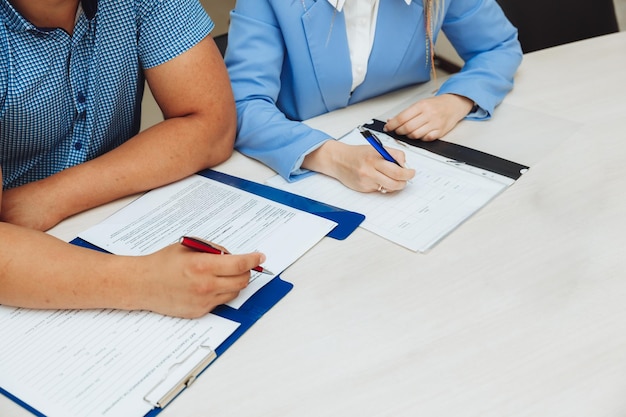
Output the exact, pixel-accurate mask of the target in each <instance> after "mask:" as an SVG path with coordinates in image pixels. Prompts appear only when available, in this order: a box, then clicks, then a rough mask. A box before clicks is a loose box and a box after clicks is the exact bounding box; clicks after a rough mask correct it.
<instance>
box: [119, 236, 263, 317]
mask: <svg viewBox="0 0 626 417" xmlns="http://www.w3.org/2000/svg"><path fill="white" fill-rule="evenodd" d="M216 246H217V245H216ZM131 258H133V259H131V261H133V262H135V267H136V270H135V271H134V275H135V277H133V276H130V277H129V279H136V280H137V284H138V285H137V286H133V287H132V288H133V289H134V294H133V296H131V304H132V305H130V306H128V307H129V308H140V309H144V310H150V311H154V312H156V313H161V314H166V315H169V316H176V317H185V318H195V317H201V316H203V315H205V314H207V313H209V312H210V311H211V310H213V309H214V308H215V307H217V306H218V305H220V304H224V303H227V302H228V301H231V300H232V299H234V298H235V297H237V295H238V294H239V292H240V291H241V290H243V289H244V288H246V287H247V286H248V282H249V281H250V270H251V269H252V268H254V267H256V266H259V265H261V264H262V263H263V262H265V255H263V254H262V253H258V252H255V253H249V254H245V255H213V254H208V253H202V252H196V251H194V250H192V249H189V248H186V247H184V246H182V245H180V244H173V245H170V246H168V247H166V248H164V249H161V250H160V251H158V252H155V253H153V254H151V255H146V256H140V257H131ZM133 299H134V300H133Z"/></svg>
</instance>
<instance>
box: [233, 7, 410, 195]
mask: <svg viewBox="0 0 626 417" xmlns="http://www.w3.org/2000/svg"><path fill="white" fill-rule="evenodd" d="M279 7H280V10H275V9H274V8H273V6H272V3H271V2H269V1H265V0H263V1H258V0H244V1H238V2H237V6H236V7H235V10H234V11H233V12H232V13H231V23H230V29H229V33H228V36H229V40H228V42H229V43H228V50H227V52H226V64H227V66H228V71H229V74H230V78H231V81H232V85H233V91H234V95H235V99H236V103H237V112H238V136H237V142H236V146H237V149H238V150H239V151H240V152H242V153H243V154H245V155H247V156H250V157H252V158H255V159H257V160H259V161H261V162H263V163H264V164H266V165H268V166H269V167H270V168H272V169H274V170H275V171H276V172H278V174H280V175H281V176H282V177H283V178H285V179H287V180H289V181H293V180H296V179H297V178H298V177H300V178H301V177H302V176H304V175H306V173H307V172H308V171H317V172H321V173H323V174H326V175H329V176H332V177H334V178H336V179H338V180H339V181H341V182H342V183H343V184H345V185H346V186H348V187H350V188H353V189H355V190H358V191H363V192H371V191H376V190H378V189H379V187H380V186H382V187H385V189H386V190H388V191H394V190H400V189H402V188H404V187H405V186H406V181H407V180H408V179H410V178H412V177H413V176H414V175H415V172H414V171H413V170H411V169H403V168H400V167H398V166H396V165H394V164H392V163H389V162H387V161H385V160H384V159H382V158H381V157H380V155H378V153H377V152H376V151H375V150H374V149H373V148H372V147H371V146H369V145H363V146H350V145H345V144H342V143H339V142H337V141H336V140H334V139H333V138H330V137H329V135H328V134H326V133H324V132H322V131H319V130H316V129H313V128H311V127H309V126H307V125H306V124H305V123H302V122H301V121H300V120H299V117H300V115H299V114H297V113H298V109H295V108H291V109H288V108H287V107H289V106H291V105H285V103H283V107H282V108H279V104H278V102H279V96H280V95H281V91H293V94H295V91H297V92H298V93H299V94H301V95H304V96H307V97H308V99H310V100H313V101H314V100H321V98H320V97H319V94H318V92H317V91H318V88H319V87H318V85H317V80H316V78H315V71H314V69H313V67H312V63H311V62H310V60H309V58H308V57H307V54H306V53H303V51H307V50H308V48H309V46H308V45H307V44H306V42H307V40H306V38H305V36H304V35H305V34H304V32H303V31H302V28H301V24H300V23H299V22H300V19H301V14H302V13H303V11H302V7H301V6H300V4H295V3H294V4H293V5H289V6H284V5H282V4H281V5H280V6H279ZM277 14H280V16H278V17H277ZM331 19H332V15H329V16H328V22H330V21H331ZM279 22H280V23H279ZM289 22H294V24H293V25H289ZM281 24H282V25H283V26H281ZM319 29H320V30H323V31H327V30H328V26H327V25H326V23H324V24H323V25H322V26H320V28H319ZM324 39H326V38H324ZM332 47H333V43H332V42H330V43H329V44H328V48H332ZM286 49H288V52H287V53H285V50H286ZM329 53H330V51H329ZM287 59H289V60H290V61H289V63H286V62H285V60H287ZM286 67H289V69H288V70H286V72H288V73H289V72H292V73H294V74H293V75H292V76H285V77H283V76H282V75H284V74H282V71H283V69H284V68H286ZM326 76H329V75H328V74H326ZM308 92H311V94H308ZM286 95H287V96H288V95H289V93H287V94H286ZM314 97H316V98H314ZM286 100H287V101H289V98H287V99H286ZM315 107H318V108H321V107H319V106H315ZM314 115H317V114H314ZM310 116H313V115H310ZM391 152H393V153H394V156H395V157H396V159H398V160H401V161H404V155H403V154H402V152H400V151H398V152H396V151H391ZM301 168H303V169H301ZM307 170H308V171H307Z"/></svg>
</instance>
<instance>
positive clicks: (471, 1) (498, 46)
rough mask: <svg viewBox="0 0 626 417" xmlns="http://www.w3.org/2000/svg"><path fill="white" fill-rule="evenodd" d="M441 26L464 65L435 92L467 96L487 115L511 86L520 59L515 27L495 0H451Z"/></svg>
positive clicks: (520, 53) (520, 52) (520, 54)
mask: <svg viewBox="0 0 626 417" xmlns="http://www.w3.org/2000/svg"><path fill="white" fill-rule="evenodd" d="M442 30H443V32H444V33H445V34H446V36H447V37H448V39H449V40H450V43H451V44H452V45H453V46H454V47H455V49H456V51H457V53H458V54H459V56H460V57H461V58H462V59H463V60H464V62H465V65H464V66H463V68H462V70H461V71H460V72H459V73H457V74H455V75H453V76H451V77H450V78H449V79H448V80H447V81H446V82H445V83H443V85H442V86H441V88H440V89H439V91H438V94H444V93H454V94H459V95H462V96H465V97H468V98H470V99H472V100H474V102H475V103H476V104H478V106H479V107H480V108H482V109H483V110H485V111H486V116H485V118H489V117H490V116H491V115H492V113H493V110H494V108H495V107H496V106H497V105H498V104H499V103H500V102H501V101H502V100H503V99H504V97H505V96H506V94H507V93H508V92H509V91H511V89H512V88H513V77H514V75H515V72H516V71H517V69H518V67H519V65H520V63H521V62H522V49H521V46H520V43H519V41H518V39H517V29H516V28H515V27H514V26H513V25H512V24H511V23H510V22H509V20H508V19H507V18H506V17H505V15H504V13H503V11H502V9H501V8H500V6H499V5H498V4H497V3H496V2H495V0H451V1H450V3H449V8H448V9H447V11H446V14H445V17H444V19H443V23H442ZM483 114H484V113H483ZM470 117H471V116H470Z"/></svg>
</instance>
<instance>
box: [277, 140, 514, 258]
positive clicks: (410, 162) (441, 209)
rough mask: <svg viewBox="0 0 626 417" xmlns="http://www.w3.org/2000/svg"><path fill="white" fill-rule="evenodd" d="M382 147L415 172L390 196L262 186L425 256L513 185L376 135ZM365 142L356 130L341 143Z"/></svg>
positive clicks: (305, 185) (319, 184) (318, 181)
mask: <svg viewBox="0 0 626 417" xmlns="http://www.w3.org/2000/svg"><path fill="white" fill-rule="evenodd" d="M376 136H378V138H379V139H380V140H381V141H382V142H383V145H384V146H385V147H387V148H397V149H401V150H402V151H404V153H405V155H406V161H407V166H409V167H410V168H413V169H415V170H416V174H415V177H414V178H413V179H412V180H411V183H410V184H407V186H406V188H405V189H404V190H402V191H400V192H394V193H387V194H382V193H360V192H357V191H354V190H351V189H350V188H348V187H346V186H344V185H343V184H341V182H339V181H337V180H335V179H333V178H331V177H328V176H325V175H322V174H315V175H311V176H309V177H307V178H304V179H302V180H300V181H296V182H293V183H287V182H286V181H285V180H283V179H282V178H281V177H280V176H275V177H272V178H270V179H269V180H268V181H267V183H268V185H271V186H273V187H276V188H280V189H283V190H285V191H289V192H291V193H294V194H298V195H302V196H305V197H308V198H312V199H314V200H318V201H322V202H324V203H327V204H331V205H333V206H336V207H341V208H343V209H346V210H350V211H355V212H358V213H362V214H364V215H365V220H364V221H363V223H362V224H361V227H363V228H364V229H367V230H369V231H371V232H373V233H376V234H378V235H379V236H381V237H383V238H385V239H388V240H390V241H392V242H395V243H397V244H399V245H402V246H404V247H406V248H408V249H411V250H413V251H420V252H425V251H426V250H428V249H430V248H431V247H432V246H433V245H434V244H436V243H437V242H439V241H440V240H441V239H442V238H443V237H445V236H446V235H447V234H449V233H450V232H451V231H452V230H454V229H455V228H456V227H458V226H459V225H460V224H461V223H462V222H463V221H465V220H466V219H467V218H469V217H470V216H471V215H472V214H474V213H475V212H476V211H478V210H479V209H480V208H481V207H483V206H484V205H485V204H487V203H488V202H489V201H490V200H492V199H493V198H494V197H496V196H497V195H498V194H499V193H501V192H502V191H503V190H505V189H506V188H507V187H508V186H510V185H511V184H513V183H514V180H513V179H511V178H508V177H505V176H502V175H499V174H496V173H493V172H490V171H486V170H483V169H480V168H475V167H472V166H469V165H465V164H460V163H457V162H456V161H452V160H450V159H449V158H445V157H442V156H440V155H436V154H434V153H432V152H428V151H426V150H423V149H420V148H417V147H414V146H410V145H405V144H402V143H401V142H397V141H396V140H395V139H393V138H391V137H389V136H387V135H385V134H383V133H379V132H376ZM341 141H342V142H345V143H348V144H352V145H366V144H367V142H366V140H365V139H364V138H363V136H362V135H361V134H360V132H359V131H358V130H357V129H355V130H353V131H352V132H350V133H349V134H347V135H346V136H344V137H343V138H342V139H341Z"/></svg>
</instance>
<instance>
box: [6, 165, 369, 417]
mask: <svg viewBox="0 0 626 417" xmlns="http://www.w3.org/2000/svg"><path fill="white" fill-rule="evenodd" d="M199 174H200V175H202V176H205V177H207V178H210V179H213V180H216V181H220V182H222V183H224V184H227V185H231V186H233V187H236V188H239V189H242V190H245V191H247V192H250V193H253V194H256V195H259V196H261V197H265V198H267V199H269V200H273V201H276V202H279V203H281V204H285V205H288V206H290V207H294V208H297V209H299V210H302V211H307V212H309V213H312V214H315V215H318V216H321V217H324V218H326V219H329V220H332V221H334V222H335V223H337V226H336V227H335V228H334V229H333V230H332V231H331V232H330V233H329V234H328V236H329V237H332V238H334V239H339V240H342V239H345V238H346V237H348V236H349V235H350V234H351V233H352V232H353V231H354V230H355V229H356V228H357V227H358V226H359V225H360V224H361V223H362V222H363V220H364V219H365V216H364V215H362V214H360V213H356V212H351V211H348V210H344V209H341V208H338V207H334V206H331V205H328V204H325V203H321V202H319V201H315V200H312V199H309V198H306V197H301V196H298V195H295V194H292V193H289V192H286V191H282V190H278V189H275V188H273V187H269V186H266V185H263V184H259V183H255V182H253V181H248V180H244V179H242V178H238V177H234V176H231V175H228V174H224V173H221V172H218V171H214V170H211V169H207V170H204V171H201V172H199ZM70 243H71V244H74V245H77V246H81V247H84V248H88V249H92V250H98V251H102V252H104V250H103V249H102V248H99V247H97V246H95V245H93V244H91V243H89V242H87V241H85V240H83V239H81V238H78V237H77V238H75V239H73V240H72V241H71V242H70ZM292 288H293V284H291V283H289V282H287V281H284V280H282V279H281V278H280V276H276V277H274V278H273V279H272V280H271V281H270V282H268V283H267V284H266V285H264V286H263V287H262V288H260V289H259V290H258V291H257V292H256V293H254V295H252V296H251V297H250V298H249V299H248V300H247V301H246V302H245V303H244V304H243V305H242V306H241V307H240V308H238V309H235V308H232V307H229V306H227V305H220V306H218V307H217V308H215V309H214V310H213V311H212V313H213V314H216V315H218V316H221V317H224V318H226V319H229V320H232V321H235V322H237V323H239V327H238V328H237V329H236V330H235V331H234V332H233V334H231V335H230V336H229V337H228V338H227V339H226V340H225V341H224V342H223V343H222V344H221V345H220V346H219V347H218V348H217V349H216V350H215V354H216V357H215V359H217V358H219V357H220V356H221V355H222V354H223V353H224V352H225V351H226V350H227V349H228V348H229V347H230V346H232V345H233V343H235V342H236V341H237V339H239V338H240V337H241V336H242V335H243V334H244V333H245V332H246V331H247V330H248V329H249V328H250V327H252V325H254V323H256V322H257V321H258V320H259V319H260V318H261V317H262V316H263V315H264V314H265V313H266V312H267V311H269V310H270V309H271V308H272V307H273V306H274V305H276V303H278V302H279V301H280V300H281V299H282V298H283V297H284V296H285V295H287V293H288V292H289V291H291V289H292ZM213 362H214V359H213V360H211V361H210V362H209V363H208V364H207V365H206V367H204V368H203V369H202V370H201V371H200V373H199V374H198V375H196V376H199V375H201V374H202V373H203V372H204V371H205V370H206V369H207V368H208V367H209V366H210V365H211V363H213ZM182 391H184V388H183V389H181V391H180V392H178V394H176V396H174V397H173V398H172V399H171V400H169V401H168V402H167V404H169V402H171V401H172V400H174V399H175V398H176V397H177V396H178V395H179V394H180V393H181V392H182ZM0 393H1V394H3V395H4V396H6V397H7V398H9V399H11V400H12V401H14V402H15V403H17V404H18V405H20V406H22V407H23V408H25V409H27V410H28V411H30V412H31V413H33V414H34V415H36V416H41V417H45V414H43V413H41V412H40V411H39V410H36V409H34V408H33V407H31V406H30V405H29V404H28V403H27V402H25V401H23V400H22V399H20V398H18V397H16V396H15V395H13V394H11V393H9V392H7V391H6V390H4V389H2V387H0ZM167 404H165V405H164V406H163V407H155V408H153V409H152V410H151V411H150V412H148V413H147V414H146V416H150V417H152V416H156V415H157V414H159V413H160V412H161V411H162V410H163V409H164V408H165V407H166V406H167Z"/></svg>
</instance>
